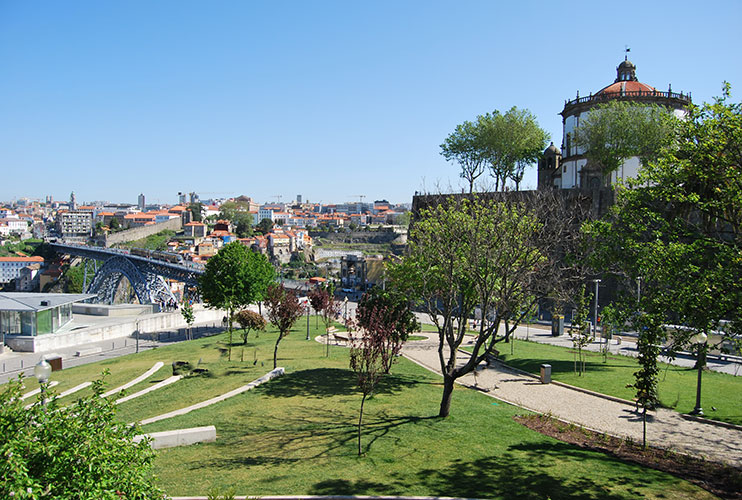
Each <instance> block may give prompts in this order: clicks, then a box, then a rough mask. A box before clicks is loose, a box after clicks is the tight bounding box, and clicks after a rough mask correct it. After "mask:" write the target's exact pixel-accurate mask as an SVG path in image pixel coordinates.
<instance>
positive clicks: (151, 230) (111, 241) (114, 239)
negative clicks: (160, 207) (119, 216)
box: [103, 217, 183, 247]
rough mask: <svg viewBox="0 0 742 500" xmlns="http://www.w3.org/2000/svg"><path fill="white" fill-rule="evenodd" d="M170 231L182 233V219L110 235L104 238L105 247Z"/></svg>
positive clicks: (177, 218)
mask: <svg viewBox="0 0 742 500" xmlns="http://www.w3.org/2000/svg"><path fill="white" fill-rule="evenodd" d="M166 229H169V230H171V231H180V230H181V229H183V220H182V219H181V218H180V217H176V218H174V219H170V220H166V221H165V222H159V223H157V224H151V225H149V226H142V227H135V228H132V229H126V230H124V231H119V232H118V233H109V234H107V235H106V236H105V237H104V238H103V244H104V245H103V246H106V247H110V246H113V245H116V244H118V243H125V242H127V241H136V240H141V239H142V238H146V237H147V236H151V235H153V234H157V233H159V232H160V231H164V230H166Z"/></svg>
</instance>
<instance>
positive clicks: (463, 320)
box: [390, 192, 579, 417]
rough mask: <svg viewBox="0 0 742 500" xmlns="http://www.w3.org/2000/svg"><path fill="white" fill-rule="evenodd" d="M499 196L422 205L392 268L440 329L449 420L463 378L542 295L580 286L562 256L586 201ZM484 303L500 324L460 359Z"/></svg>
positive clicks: (443, 409)
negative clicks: (469, 326)
mask: <svg viewBox="0 0 742 500" xmlns="http://www.w3.org/2000/svg"><path fill="white" fill-rule="evenodd" d="M499 198H502V199H498V197H496V196H490V197H487V198H485V197H482V196H479V195H474V196H463V195H462V196H448V197H442V199H440V200H439V203H438V204H436V205H434V206H432V207H430V208H427V209H423V210H421V214H420V219H419V220H416V221H415V223H414V225H413V229H412V231H411V233H410V243H409V248H408V254H407V255H406V256H405V257H404V258H403V260H402V262H401V263H400V264H398V265H396V266H394V267H393V268H392V269H391V272H390V274H391V276H392V280H393V283H394V286H395V287H396V288H397V289H398V290H400V291H402V292H404V293H405V294H406V295H407V296H408V297H410V298H411V299H415V300H418V301H420V302H421V305H422V307H424V308H425V310H426V312H427V313H428V315H429V316H430V319H431V321H432V322H433V324H434V325H435V326H436V328H437V330H438V341H439V345H438V357H439V361H440V367H441V372H442V373H443V382H444V391H443V398H442V401H441V406H440V412H439V415H440V416H441V417H445V416H447V415H448V414H449V411H450V405H451V395H452V391H453V387H454V385H453V384H454V382H455V381H456V379H458V378H459V377H461V376H463V375H465V374H467V373H470V372H471V371H473V370H474V369H475V368H476V366H477V365H479V364H480V363H481V362H482V361H483V360H484V359H485V358H486V357H487V356H488V355H491V354H493V353H494V352H495V344H496V343H498V342H500V341H504V340H509V339H510V336H511V335H512V333H513V332H514V331H515V329H516V328H517V326H518V325H519V324H520V322H521V321H522V320H523V318H524V317H525V316H526V315H527V311H528V310H530V307H529V306H531V305H532V304H533V302H534V301H535V300H537V299H538V298H540V297H544V296H547V295H549V294H553V293H554V292H555V291H556V290H557V289H558V288H559V287H562V286H566V284H571V283H572V279H570V277H569V276H568V273H569V272H571V271H570V266H569V264H566V263H565V262H569V261H570V259H563V258H562V257H563V256H564V255H565V254H566V253H568V252H569V251H570V245H573V244H575V242H577V239H576V238H574V234H572V233H574V232H575V231H576V225H575V221H574V220H573V217H575V216H576V215H577V214H578V212H579V210H578V208H579V205H577V206H570V207H569V209H567V207H566V206H565V205H564V200H563V198H562V197H560V196H558V195H556V194H554V193H551V192H543V193H536V194H534V195H533V196H520V197H519V198H515V197H512V198H513V199H510V200H509V201H504V197H503V196H500V197H499ZM572 260H574V259H572ZM476 308H479V310H481V311H482V313H483V315H484V317H489V318H491V320H492V321H482V322H481V323H480V325H479V331H478V332H477V333H478V336H477V338H476V341H475V343H474V346H473V348H472V351H471V353H470V354H466V355H464V357H463V359H462V363H463V364H459V363H458V362H457V361H458V356H460V353H459V351H458V349H459V347H460V346H461V344H462V342H463V340H464V335H465V333H466V330H467V322H468V320H469V319H470V318H473V317H474V311H475V309H476ZM503 324H504V325H505V328H504V331H503V332H500V326H501V325H503Z"/></svg>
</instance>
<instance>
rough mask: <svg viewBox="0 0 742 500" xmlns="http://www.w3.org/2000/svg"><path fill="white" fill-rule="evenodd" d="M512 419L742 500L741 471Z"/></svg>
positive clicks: (540, 418) (548, 422)
mask: <svg viewBox="0 0 742 500" xmlns="http://www.w3.org/2000/svg"><path fill="white" fill-rule="evenodd" d="M514 418H515V420H516V421H517V422H519V423H521V424H523V425H525V426H526V427H528V428H529V429H532V430H534V431H537V432H540V433H541V434H544V435H546V436H550V437H553V438H554V439H558V440H559V441H564V442H565V443H570V444H574V445H577V446H579V447H580V448H586V449H590V450H595V451H601V452H603V453H608V454H610V455H613V456H615V457H618V458H620V459H621V460H626V461H628V462H634V463H637V464H639V465H643V466H645V467H650V468H652V469H657V470H661V471H663V472H667V473H670V474H672V475H674V476H677V477H679V478H681V479H685V480H686V481H690V482H691V483H693V484H696V485H698V486H700V487H701V488H703V489H705V490H707V491H709V492H711V493H713V494H714V495H717V496H720V497H722V498H728V499H742V470H740V469H737V468H735V467H732V466H731V465H724V464H719V463H716V462H709V461H707V460H703V459H701V458H695V457H689V456H687V455H682V454H679V453H675V452H673V451H672V450H665V449H661V448H654V447H647V449H646V450H645V449H643V448H642V446H641V443H636V442H634V441H631V440H626V439H620V438H617V437H613V436H609V435H607V434H601V433H599V432H594V431H591V430H588V429H585V428H583V427H580V426H578V425H575V424H567V423H564V422H561V421H559V420H557V419H555V418H553V417H551V416H548V415H525V416H523V415H519V416H515V417H514ZM680 471H682V472H680Z"/></svg>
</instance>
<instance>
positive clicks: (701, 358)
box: [690, 332, 708, 416]
mask: <svg viewBox="0 0 742 500" xmlns="http://www.w3.org/2000/svg"><path fill="white" fill-rule="evenodd" d="M707 340H708V335H706V334H705V333H703V332H699V333H696V334H695V335H693V336H692V337H691V338H690V341H691V343H693V344H696V345H697V346H698V358H697V359H696V365H697V366H698V382H696V407H695V408H693V411H692V412H690V414H691V415H698V416H703V408H701V373H702V372H703V365H704V364H705V361H706V341H707Z"/></svg>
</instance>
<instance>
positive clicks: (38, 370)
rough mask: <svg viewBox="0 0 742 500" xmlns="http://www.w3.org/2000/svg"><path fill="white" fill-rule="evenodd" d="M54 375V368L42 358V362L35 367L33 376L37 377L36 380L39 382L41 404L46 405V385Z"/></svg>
mask: <svg viewBox="0 0 742 500" xmlns="http://www.w3.org/2000/svg"><path fill="white" fill-rule="evenodd" d="M51 374H52V366H51V365H50V364H49V363H47V362H46V360H45V359H44V358H41V361H39V362H38V364H37V365H36V366H34V367H33V375H34V377H36V380H38V381H39V386H40V387H41V404H42V405H43V404H46V397H45V394H44V393H45V392H46V383H47V382H48V381H49V376H50V375H51Z"/></svg>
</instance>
